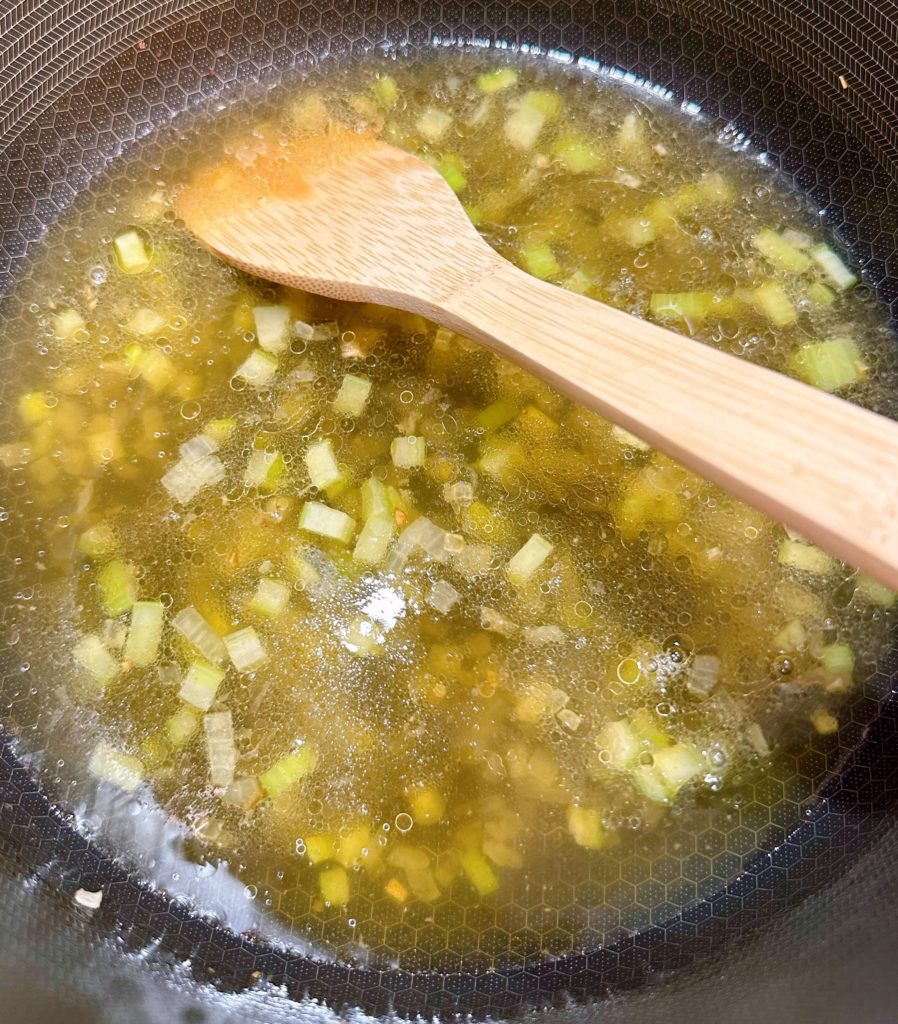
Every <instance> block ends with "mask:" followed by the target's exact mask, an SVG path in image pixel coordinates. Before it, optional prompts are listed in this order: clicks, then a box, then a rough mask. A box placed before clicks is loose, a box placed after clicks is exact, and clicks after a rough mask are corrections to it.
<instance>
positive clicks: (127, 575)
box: [97, 559, 137, 618]
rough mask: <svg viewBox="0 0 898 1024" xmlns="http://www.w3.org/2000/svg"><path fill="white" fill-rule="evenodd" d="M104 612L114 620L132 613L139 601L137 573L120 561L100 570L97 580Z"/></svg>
mask: <svg viewBox="0 0 898 1024" xmlns="http://www.w3.org/2000/svg"><path fill="white" fill-rule="evenodd" d="M97 584H98V586H99V588H100V600H101V601H102V604H103V611H105V612H106V614H107V615H111V616H112V617H113V618H117V617H118V616H119V615H124V614H125V612H127V611H130V609H131V606H132V605H133V604H134V602H135V601H136V600H137V572H136V570H135V569H134V566H132V565H126V564H125V563H124V562H122V561H120V560H119V559H115V560H114V561H112V562H109V563H108V565H105V566H104V567H103V568H102V569H101V570H100V575H99V578H98V580H97Z"/></svg>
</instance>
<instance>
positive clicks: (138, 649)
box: [125, 601, 165, 667]
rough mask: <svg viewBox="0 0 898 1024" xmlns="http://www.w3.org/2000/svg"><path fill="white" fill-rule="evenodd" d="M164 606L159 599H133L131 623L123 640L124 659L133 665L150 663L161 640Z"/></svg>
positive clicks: (154, 657)
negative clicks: (125, 638) (126, 636)
mask: <svg viewBox="0 0 898 1024" xmlns="http://www.w3.org/2000/svg"><path fill="white" fill-rule="evenodd" d="M164 617H165V607H164V606H163V604H162V602H161V601H135V602H134V604H133V605H132V607H131V625H130V628H129V629H128V639H127V640H126V641H125V660H126V661H130V662H132V663H133V664H135V665H140V666H143V667H145V666H147V665H152V664H153V662H154V661H155V660H156V655H157V654H158V653H159V643H160V641H161V640H162V620H163V619H164Z"/></svg>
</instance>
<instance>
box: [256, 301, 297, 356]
mask: <svg viewBox="0 0 898 1024" xmlns="http://www.w3.org/2000/svg"><path fill="white" fill-rule="evenodd" d="M290 317H291V312H290V307H289V306H254V307H253V322H254V324H255V328H256V341H257V342H258V343H259V347H260V348H263V349H265V351H266V352H273V353H275V354H277V353H279V352H286V351H287V349H288V348H289V347H290V335H291V327H290Z"/></svg>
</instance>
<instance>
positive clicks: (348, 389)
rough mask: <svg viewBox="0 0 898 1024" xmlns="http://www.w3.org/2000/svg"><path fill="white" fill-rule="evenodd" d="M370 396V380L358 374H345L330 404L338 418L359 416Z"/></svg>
mask: <svg viewBox="0 0 898 1024" xmlns="http://www.w3.org/2000/svg"><path fill="white" fill-rule="evenodd" d="M370 394H371V379H370V378H369V377H363V376H362V375H361V374H359V373H347V374H346V376H345V377H344V378H343V380H342V382H341V383H340V390H339V391H338V392H337V394H336V396H335V397H334V401H333V403H332V405H333V409H334V412H335V413H336V414H337V415H338V416H352V417H356V416H361V415H362V413H363V412H364V411H365V405H366V403H367V401H368V396H369V395H370Z"/></svg>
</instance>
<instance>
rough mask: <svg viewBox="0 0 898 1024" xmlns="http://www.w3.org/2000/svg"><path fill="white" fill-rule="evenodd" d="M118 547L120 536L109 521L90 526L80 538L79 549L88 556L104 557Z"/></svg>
mask: <svg viewBox="0 0 898 1024" xmlns="http://www.w3.org/2000/svg"><path fill="white" fill-rule="evenodd" d="M117 547H118V537H117V536H116V533H115V530H114V529H113V528H112V527H111V526H110V525H109V524H108V523H95V524H94V525H93V526H89V527H88V528H87V529H86V530H85V531H84V533H82V534H81V536H80V537H79V538H78V550H79V551H80V552H81V553H82V554H84V555H87V557H88V558H103V557H104V556H106V555H111V554H112V553H113V551H115V550H116V548H117Z"/></svg>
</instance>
